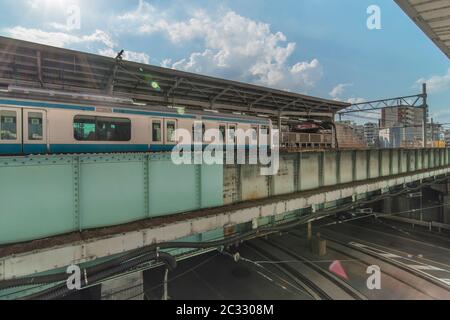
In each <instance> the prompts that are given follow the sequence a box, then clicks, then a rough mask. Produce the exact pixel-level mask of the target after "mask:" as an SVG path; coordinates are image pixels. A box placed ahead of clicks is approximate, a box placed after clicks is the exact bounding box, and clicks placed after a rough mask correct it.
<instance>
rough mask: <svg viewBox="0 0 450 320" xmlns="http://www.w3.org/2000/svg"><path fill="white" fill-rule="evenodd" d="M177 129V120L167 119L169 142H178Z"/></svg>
mask: <svg viewBox="0 0 450 320" xmlns="http://www.w3.org/2000/svg"><path fill="white" fill-rule="evenodd" d="M176 129H177V123H176V121H172V120H170V121H166V135H167V142H170V143H174V142H176V139H175V130H176Z"/></svg>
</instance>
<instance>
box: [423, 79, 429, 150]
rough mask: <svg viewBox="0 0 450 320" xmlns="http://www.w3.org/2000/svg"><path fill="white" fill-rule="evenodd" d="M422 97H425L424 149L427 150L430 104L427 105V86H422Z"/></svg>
mask: <svg viewBox="0 0 450 320" xmlns="http://www.w3.org/2000/svg"><path fill="white" fill-rule="evenodd" d="M422 96H423V105H422V108H423V132H422V134H423V147H424V148H426V147H427V146H428V143H427V138H428V137H427V122H428V104H427V97H428V95H427V84H426V83H424V84H422Z"/></svg>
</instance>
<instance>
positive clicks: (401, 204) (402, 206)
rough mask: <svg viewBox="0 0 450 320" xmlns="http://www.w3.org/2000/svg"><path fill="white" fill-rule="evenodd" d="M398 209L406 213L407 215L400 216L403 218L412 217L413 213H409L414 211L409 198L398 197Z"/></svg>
mask: <svg viewBox="0 0 450 320" xmlns="http://www.w3.org/2000/svg"><path fill="white" fill-rule="evenodd" d="M397 208H398V210H397V211H398V212H406V213H402V214H400V216H401V217H405V218H410V217H411V213H410V212H409V211H410V210H411V209H412V207H411V199H410V198H407V197H405V196H400V197H397Z"/></svg>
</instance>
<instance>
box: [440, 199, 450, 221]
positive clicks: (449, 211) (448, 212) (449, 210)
mask: <svg viewBox="0 0 450 320" xmlns="http://www.w3.org/2000/svg"><path fill="white" fill-rule="evenodd" d="M442 199H443V202H444V204H446V203H450V195H448V194H447V195H444V196H443V197H442ZM442 208H443V213H444V214H443V220H444V221H442V222H443V223H445V224H450V206H448V205H445V206H443V207H442Z"/></svg>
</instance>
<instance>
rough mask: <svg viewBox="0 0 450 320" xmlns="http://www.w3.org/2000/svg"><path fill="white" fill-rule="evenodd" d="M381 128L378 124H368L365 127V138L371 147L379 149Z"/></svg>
mask: <svg viewBox="0 0 450 320" xmlns="http://www.w3.org/2000/svg"><path fill="white" fill-rule="evenodd" d="M378 131H379V127H378V124H376V123H372V122H368V123H366V124H365V125H364V138H365V140H366V142H367V145H368V146H369V147H377V146H378V145H379V134H378Z"/></svg>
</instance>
